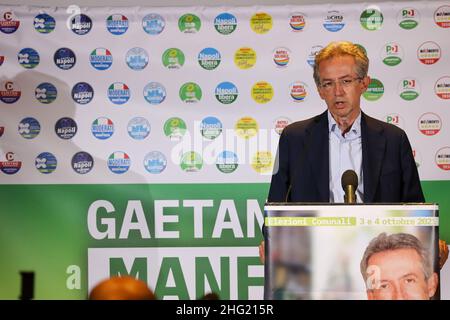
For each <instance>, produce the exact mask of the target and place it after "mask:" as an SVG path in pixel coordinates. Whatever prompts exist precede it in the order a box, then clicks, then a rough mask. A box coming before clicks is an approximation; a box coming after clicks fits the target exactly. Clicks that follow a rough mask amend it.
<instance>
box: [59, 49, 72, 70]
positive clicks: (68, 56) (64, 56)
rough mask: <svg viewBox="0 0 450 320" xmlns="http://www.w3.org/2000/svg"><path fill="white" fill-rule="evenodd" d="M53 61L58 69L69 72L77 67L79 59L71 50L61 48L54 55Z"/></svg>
mask: <svg viewBox="0 0 450 320" xmlns="http://www.w3.org/2000/svg"><path fill="white" fill-rule="evenodd" d="M53 61H54V62H55V64H56V66H57V67H58V68H60V69H62V70H69V69H71V68H73V66H74V65H75V63H76V62H77V58H76V56H75V53H73V51H72V50H70V49H69V48H60V49H58V50H56V52H55V54H54V55H53Z"/></svg>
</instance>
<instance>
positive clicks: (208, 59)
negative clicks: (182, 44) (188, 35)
mask: <svg viewBox="0 0 450 320" xmlns="http://www.w3.org/2000/svg"><path fill="white" fill-rule="evenodd" d="M198 63H199V64H200V66H201V67H202V68H203V69H205V70H214V69H215V68H217V67H218V66H219V64H220V52H219V51H217V49H214V48H205V49H203V50H202V51H200V53H199V54H198Z"/></svg>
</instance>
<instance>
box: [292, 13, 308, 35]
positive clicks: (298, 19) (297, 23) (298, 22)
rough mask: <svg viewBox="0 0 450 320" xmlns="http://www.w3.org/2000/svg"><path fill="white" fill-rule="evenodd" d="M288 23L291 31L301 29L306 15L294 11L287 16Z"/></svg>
mask: <svg viewBox="0 0 450 320" xmlns="http://www.w3.org/2000/svg"><path fill="white" fill-rule="evenodd" d="M289 25H290V26H291V28H292V31H295V32H298V31H303V29H305V26H306V16H305V15H304V14H303V13H301V12H295V13H293V14H291V16H290V17H289Z"/></svg>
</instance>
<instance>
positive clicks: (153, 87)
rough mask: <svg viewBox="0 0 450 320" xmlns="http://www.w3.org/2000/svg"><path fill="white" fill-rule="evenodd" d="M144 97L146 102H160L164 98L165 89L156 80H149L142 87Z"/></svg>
mask: <svg viewBox="0 0 450 320" xmlns="http://www.w3.org/2000/svg"><path fill="white" fill-rule="evenodd" d="M144 98H145V100H147V102H148V103H151V104H160V103H161V102H163V101H164V99H165V98H166V89H165V88H164V86H163V85H162V84H160V83H158V82H150V83H149V84H147V85H146V86H145V87H144Z"/></svg>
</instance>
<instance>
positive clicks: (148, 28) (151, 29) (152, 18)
mask: <svg viewBox="0 0 450 320" xmlns="http://www.w3.org/2000/svg"><path fill="white" fill-rule="evenodd" d="M165 26H166V21H165V20H164V18H163V17H162V16H160V15H159V14H157V13H151V14H148V15H146V16H145V17H144V18H143V19H142V28H144V31H145V32H147V33H148V34H150V35H157V34H160V33H161V32H163V30H164V27H165Z"/></svg>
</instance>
